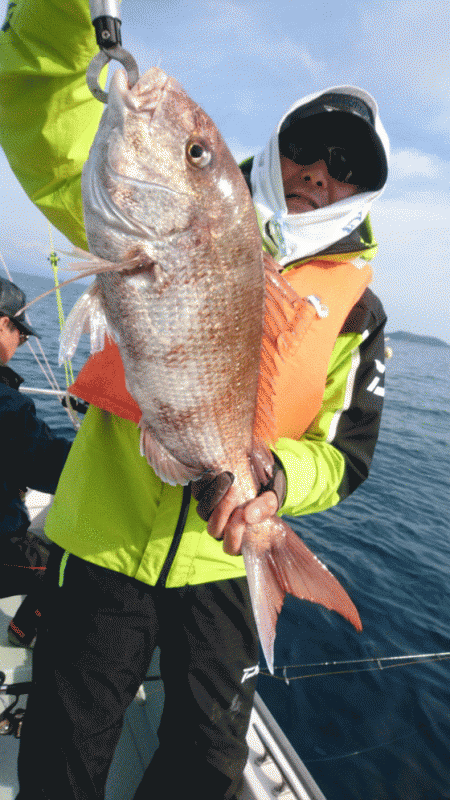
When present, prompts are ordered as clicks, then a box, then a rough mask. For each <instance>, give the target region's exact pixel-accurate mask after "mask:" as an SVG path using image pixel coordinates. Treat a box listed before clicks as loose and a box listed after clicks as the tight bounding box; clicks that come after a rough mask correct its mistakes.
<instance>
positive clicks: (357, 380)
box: [332, 289, 386, 500]
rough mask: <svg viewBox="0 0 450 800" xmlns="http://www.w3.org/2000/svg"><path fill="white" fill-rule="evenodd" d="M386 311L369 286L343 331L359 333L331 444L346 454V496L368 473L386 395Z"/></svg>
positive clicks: (342, 494) (343, 486)
mask: <svg viewBox="0 0 450 800" xmlns="http://www.w3.org/2000/svg"><path fill="white" fill-rule="evenodd" d="M385 324H386V314H385V312H384V309H383V306H382V305H381V303H380V301H379V299H378V298H377V297H376V295H374V294H373V292H371V290H370V289H366V291H365V292H364V294H363V295H362V297H361V299H360V300H359V302H358V303H357V304H356V305H355V306H354V307H353V309H352V311H351V312H350V314H349V316H348V317H347V319H346V321H345V323H344V326H343V328H342V331H341V333H350V332H351V333H360V334H361V335H362V342H361V344H360V346H359V348H358V350H357V351H355V352H354V366H353V374H352V375H351V377H350V379H349V383H348V400H347V402H346V404H345V408H344V409H343V410H342V412H341V414H340V416H339V419H338V420H337V424H336V425H335V434H334V437H333V439H332V444H333V446H334V447H336V449H337V450H339V451H340V452H341V453H342V455H343V456H344V458H345V462H346V469H345V472H344V476H343V479H342V482H341V485H340V487H339V490H338V492H339V496H340V499H341V500H343V499H344V498H345V497H347V496H348V495H349V494H351V493H352V492H353V491H354V490H355V489H356V488H357V487H358V486H359V484H360V483H361V482H362V481H364V480H365V479H366V478H367V476H368V474H369V469H370V465H371V463H372V458H373V454H374V450H375V445H376V443H377V439H378V434H379V429H380V422H381V412H382V408H383V399H384V374H385V365H384V358H385V343H384V326H385Z"/></svg>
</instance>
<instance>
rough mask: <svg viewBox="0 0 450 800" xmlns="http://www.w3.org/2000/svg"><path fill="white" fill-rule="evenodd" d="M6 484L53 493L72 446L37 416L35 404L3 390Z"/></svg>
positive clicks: (0, 425) (0, 419) (0, 421)
mask: <svg viewBox="0 0 450 800" xmlns="http://www.w3.org/2000/svg"><path fill="white" fill-rule="evenodd" d="M0 433H1V439H2V456H3V459H2V461H3V466H2V471H3V476H2V478H3V482H4V484H6V485H10V486H13V485H14V486H17V487H19V488H26V487H29V488H31V489H38V490H39V491H41V492H49V493H51V494H54V492H55V490H56V486H57V483H58V480H59V476H60V474H61V472H62V469H63V467H64V464H65V461H66V458H67V455H68V453H69V450H70V445H71V443H70V442H69V441H68V440H67V439H65V438H63V437H58V436H56V435H55V434H54V433H53V431H52V430H51V429H50V428H49V427H48V425H46V424H45V422H43V421H42V420H41V419H39V417H38V416H37V414H36V408H35V405H34V403H33V401H32V400H31V399H30V398H28V397H24V396H22V395H21V394H19V392H18V391H16V390H14V389H10V388H8V387H2V391H1V395H0Z"/></svg>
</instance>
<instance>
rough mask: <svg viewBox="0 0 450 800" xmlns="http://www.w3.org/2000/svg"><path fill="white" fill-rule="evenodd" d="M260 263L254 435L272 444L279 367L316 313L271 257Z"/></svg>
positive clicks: (296, 345) (266, 256) (257, 439)
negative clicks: (261, 322)
mask: <svg viewBox="0 0 450 800" xmlns="http://www.w3.org/2000/svg"><path fill="white" fill-rule="evenodd" d="M263 261H264V268H265V276H266V283H265V288H266V305H265V313H264V328H263V338H262V346H261V363H260V369H259V378H258V394H257V404H256V413H255V421H254V426H253V434H254V437H255V440H256V441H262V442H266V443H267V444H272V445H273V444H274V443H275V440H276V438H277V436H276V419H275V411H274V405H273V398H274V383H275V378H276V376H277V375H278V369H279V367H278V365H279V363H280V360H281V361H282V360H283V359H284V358H285V357H286V356H287V355H288V354H291V353H293V352H294V349H296V348H297V347H298V345H299V344H300V342H301V339H302V338H303V335H304V334H305V333H306V331H307V330H308V328H309V326H310V324H311V323H312V321H313V319H315V316H316V311H315V309H314V308H313V306H311V304H310V303H308V302H307V300H306V299H304V298H301V297H299V296H298V294H297V292H296V291H295V290H294V289H293V288H292V286H291V285H290V284H289V283H288V282H287V280H286V279H285V278H284V277H283V276H282V275H280V273H279V272H278V269H277V264H276V262H275V261H274V260H273V258H272V256H270V255H269V254H268V253H264V254H263Z"/></svg>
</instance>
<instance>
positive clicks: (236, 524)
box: [223, 508, 247, 556]
mask: <svg viewBox="0 0 450 800" xmlns="http://www.w3.org/2000/svg"><path fill="white" fill-rule="evenodd" d="M246 528H247V523H246V521H245V516H244V509H243V508H236V509H235V511H234V512H233V514H232V515H231V517H230V519H229V520H228V522H227V524H226V526H225V529H224V532H223V549H224V551H225V553H228V555H230V556H237V555H239V554H240V552H241V545H242V539H243V536H244V533H245V530H246Z"/></svg>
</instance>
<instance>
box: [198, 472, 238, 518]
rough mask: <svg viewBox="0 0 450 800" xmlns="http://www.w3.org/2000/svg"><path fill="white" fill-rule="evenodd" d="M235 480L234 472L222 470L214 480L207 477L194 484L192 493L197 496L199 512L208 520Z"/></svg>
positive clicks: (200, 515)
mask: <svg viewBox="0 0 450 800" xmlns="http://www.w3.org/2000/svg"><path fill="white" fill-rule="evenodd" d="M233 481H234V475H233V473H232V472H221V473H220V475H217V477H216V478H213V479H212V480H211V479H209V480H207V479H205V480H200V481H197V482H196V484H195V485H194V484H193V485H192V494H193V495H194V497H196V498H197V500H198V504H197V514H198V515H199V517H201V519H203V520H205V522H207V521H208V520H209V518H210V516H211V514H212V513H213V511H214V509H215V508H216V506H218V505H219V503H220V501H221V500H222V498H223V497H224V496H225V495H226V493H227V491H228V489H229V488H230V486H231V484H232V483H233Z"/></svg>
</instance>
